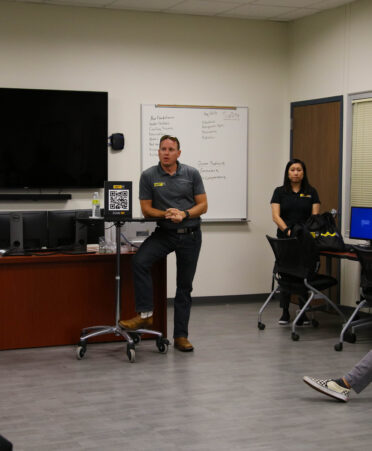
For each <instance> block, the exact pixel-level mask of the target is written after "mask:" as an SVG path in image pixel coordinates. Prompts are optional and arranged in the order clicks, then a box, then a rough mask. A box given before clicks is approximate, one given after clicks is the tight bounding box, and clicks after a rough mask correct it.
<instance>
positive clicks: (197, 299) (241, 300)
mask: <svg viewBox="0 0 372 451" xmlns="http://www.w3.org/2000/svg"><path fill="white" fill-rule="evenodd" d="M268 296H269V293H258V294H237V295H228V296H193V298H192V302H193V305H202V304H209V305H212V304H246V303H249V302H260V301H261V302H263V301H265V299H266V298H267V297H268ZM167 302H168V304H170V305H171V304H173V298H168V299H167ZM273 302H274V300H273Z"/></svg>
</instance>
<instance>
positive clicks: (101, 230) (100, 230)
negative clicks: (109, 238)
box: [76, 208, 105, 244]
mask: <svg viewBox="0 0 372 451" xmlns="http://www.w3.org/2000/svg"><path fill="white" fill-rule="evenodd" d="M76 214H77V218H79V217H80V218H86V219H89V217H90V216H92V210H76ZM103 214H104V210H103V208H101V217H102V218H103ZM78 222H79V221H78ZM77 227H79V224H77ZM80 227H86V233H87V237H86V240H87V243H86V244H98V242H99V238H100V237H101V236H105V221H103V220H102V221H101V220H98V221H97V220H91V221H84V223H82V224H80Z"/></svg>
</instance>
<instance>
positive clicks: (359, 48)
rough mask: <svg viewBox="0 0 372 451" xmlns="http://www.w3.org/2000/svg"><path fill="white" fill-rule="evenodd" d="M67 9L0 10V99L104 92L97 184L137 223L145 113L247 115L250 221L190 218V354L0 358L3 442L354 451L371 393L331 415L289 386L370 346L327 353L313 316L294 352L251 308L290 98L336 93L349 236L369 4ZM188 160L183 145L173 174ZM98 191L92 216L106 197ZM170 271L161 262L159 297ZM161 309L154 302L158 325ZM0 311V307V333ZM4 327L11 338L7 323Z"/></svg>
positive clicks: (264, 273)
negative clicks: (305, 10) (299, 11)
mask: <svg viewBox="0 0 372 451" xmlns="http://www.w3.org/2000/svg"><path fill="white" fill-rule="evenodd" d="M224 1H225V3H229V2H230V0H224ZM231 2H232V1H231ZM68 3H70V5H69V4H68ZM71 3H75V2H66V3H65V4H64V2H63V1H58V0H55V1H53V2H45V1H39V2H37V1H35V2H33V1H31V0H29V1H18V0H16V1H7V0H3V1H0V61H1V69H0V74H1V75H0V80H1V82H0V87H1V88H27V89H55V90H81V91H83V90H86V91H105V92H108V117H109V121H108V132H109V135H111V134H113V133H117V132H120V133H123V134H124V136H125V147H124V149H123V150H121V151H119V152H115V151H114V150H111V149H108V177H109V180H127V181H132V183H133V215H134V216H139V215H140V213H141V211H140V204H139V201H138V195H139V191H138V185H139V179H140V175H141V106H142V105H156V104H166V105H215V106H237V107H247V109H248V135H247V186H244V189H246V191H247V192H246V195H247V221H240V222H237V221H218V222H213V221H210V222H209V221H206V222H204V223H203V224H202V232H203V244H202V248H201V253H200V258H199V262H198V268H197V271H196V275H195V278H194V282H193V293H192V295H193V309H192V313H191V320H190V327H191V331H192V335H191V337H192V340H193V344H194V345H195V352H194V353H193V355H192V356H190V355H183V354H182V353H176V351H175V350H174V349H173V347H172V346H170V347H169V351H168V353H167V355H165V356H163V355H159V354H158V353H157V352H154V349H153V345H151V344H149V343H148V342H145V340H144V342H143V343H142V344H141V350H138V352H137V354H138V358H137V359H136V362H135V364H133V365H131V364H129V363H128V360H127V358H126V355H125V351H124V350H121V348H120V347H122V346H123V345H122V344H121V343H105V344H98V345H93V346H92V347H91V348H90V350H89V352H88V353H87V356H86V358H84V359H83V360H81V361H78V360H76V356H75V352H74V349H73V346H58V347H46V348H29V349H15V350H6V351H3V350H1V351H0V397H1V398H2V399H3V401H5V402H4V408H3V407H1V408H0V434H1V435H3V436H4V437H6V438H7V439H8V440H10V441H11V442H12V443H13V446H14V450H17V451H18V450H26V451H28V450H38V451H43V450H45V451H47V450H99V449H102V450H108V451H115V450H119V449H125V448H126V449H130V450H133V451H146V450H150V449H151V450H156V451H167V450H180V451H183V450H185V451H186V450H187V451H189V450H195V451H202V450H203V451H206V450H212V449H213V450H227V449H231V450H250V451H259V450H262V451H263V450H267V451H269V450H272V451H276V450H284V449H285V450H292V449H293V450H312V449H315V447H320V446H321V447H323V449H325V450H330V451H331V450H336V449H337V450H349V449H352V448H355V449H360V450H364V449H369V442H370V427H369V421H368V416H369V412H372V408H371V402H370V401H371V400H372V394H371V392H370V390H369V391H368V390H366V392H365V393H363V395H360V396H359V397H357V396H355V397H354V398H355V400H354V399H353V401H352V402H350V403H349V404H348V405H346V406H344V405H341V404H340V405H337V404H336V405H335V404H334V403H332V400H324V399H323V398H321V397H320V395H319V397H318V396H317V395H316V394H314V393H312V392H311V391H310V390H308V388H307V387H306V386H305V385H304V384H303V382H302V380H301V379H302V376H303V375H304V374H310V375H315V376H316V375H320V376H322V375H324V376H327V374H323V373H326V372H327V371H328V372H329V371H331V372H332V371H334V372H335V373H336V374H328V376H337V375H340V373H341V372H342V371H346V370H348V369H349V368H351V367H352V366H353V365H354V364H355V363H356V361H357V360H358V359H359V358H361V357H362V356H363V355H364V354H365V353H366V352H367V351H368V350H369V348H370V343H371V340H370V337H368V335H366V337H365V338H364V339H363V340H360V341H359V340H358V341H357V343H355V344H353V345H351V344H348V345H347V346H345V349H344V350H343V352H341V353H337V352H335V351H334V349H333V345H334V343H336V341H337V336H338V334H339V332H340V331H339V324H338V323H337V321H336V319H335V318H333V317H330V318H328V317H327V316H326V315H325V316H326V317H324V316H320V317H319V321H320V323H321V327H320V328H319V330H313V329H309V330H307V329H306V330H304V332H303V337H302V336H301V340H300V341H299V342H298V343H295V342H293V341H292V340H291V339H290V333H289V330H288V329H286V330H284V329H283V328H280V327H279V326H278V324H277V316H278V311H279V309H278V307H277V306H275V305H274V304H273V305H272V306H270V308H269V309H268V312H267V317H266V318H265V322H266V330H265V331H258V330H257V314H258V310H259V308H260V306H261V304H262V303H263V301H264V300H265V299H266V297H267V295H268V293H269V292H270V287H271V280H272V267H273V254H272V250H271V249H270V246H269V245H268V243H267V240H266V235H271V236H275V233H276V226H275V224H274V223H273V222H272V218H271V210H270V199H271V196H272V193H273V190H274V188H275V187H276V186H279V185H281V184H282V182H283V173H284V168H285V165H286V163H287V161H288V160H289V157H290V145H291V143H290V139H291V136H290V128H291V116H290V113H291V103H293V102H300V101H309V100H314V99H323V98H332V97H335V96H341V97H343V128H342V139H341V141H342V161H341V163H342V170H341V172H342V178H341V179H342V182H341V183H342V185H341V212H342V215H341V218H342V224H341V232H342V233H343V234H344V236H345V237H346V238H347V235H346V232H347V231H348V220H349V213H347V212H348V211H349V210H350V199H349V189H350V182H349V180H350V152H351V149H350V143H349V141H350V126H349V121H350V108H349V96H350V95H351V94H357V93H370V92H372V81H371V80H372V62H371V61H372V59H371V58H369V57H368V55H370V54H371V49H372V31H371V30H372V27H371V24H372V2H371V1H370V0H355V1H351V2H337V1H332V0H327V1H325V2H324V3H326V4H327V5H329V6H328V8H327V9H322V10H321V11H317V12H315V13H312V14H309V15H307V16H304V17H300V18H294V19H291V20H289V19H287V20H262V19H253V18H234V17H212V16H208V15H192V14H176V13H172V14H166V13H162V12H156V11H145V10H143V11H140V10H137V11H136V10H134V9H110V8H100V7H99V4H100V2H99V1H97V2H94V1H91V2H90V5H93V4H94V3H96V4H97V6H93V7H86V6H85V5H84V3H85V2H84V1H82V0H80V1H77V2H76V3H78V4H79V5H77V6H71ZM112 3H114V2H112ZM139 3H141V2H139ZM163 3H164V4H165V3H167V2H166V1H164V2H163ZM169 3H170V2H169ZM221 3H222V1H221ZM235 3H244V2H243V1H242V0H236V2H235ZM251 3H252V2H251ZM258 3H262V4H263V5H264V4H265V3H266V4H267V5H271V4H273V5H275V0H271V1H270V0H267V1H266V0H265V1H261V2H258ZM281 3H282V4H284V3H285V2H281ZM313 3H314V4H315V3H317V2H316V1H315V0H314V2H313ZM318 3H322V2H318ZM287 4H288V5H289V6H291V5H300V4H301V0H299V1H297V2H296V0H288V2H287ZM314 9H315V6H314ZM176 136H177V135H176ZM19 145H20V146H27V142H25V143H20V144H19ZM181 148H182V142H181ZM187 152H188V149H187V148H182V158H184V160H181V161H185V162H186V163H187ZM226 152H228V149H226ZM234 163H235V164H236V167H237V168H239V165H240V162H239V161H235V162H234ZM19 191H20V190H18V191H17V190H14V192H19ZM49 191H52V190H49ZM3 192H4V190H0V194H1V193H3ZM66 192H68V193H71V195H72V197H71V199H69V200H66V201H63V202H61V201H53V200H52V201H48V200H40V201H38V202H30V201H24V200H20V201H17V202H16V205H14V202H9V201H1V203H0V211H8V210H59V209H66V210H72V209H89V208H90V207H91V199H92V190H91V189H68V190H66ZM99 195H100V197H101V204H103V200H104V199H103V189H101V190H100V191H99ZM233 201H234V199H232V202H233ZM221 210H223V205H221ZM221 218H222V219H223V215H221ZM3 258H6V257H3ZM175 263H176V260H175V256H174V255H173V254H172V255H170V256H168V258H167V272H166V280H167V285H166V296H167V298H169V299H172V298H173V296H174V293H175V290H176V264H175ZM358 271H360V270H359V268H358V265H356V264H355V262H350V261H342V262H341V270H340V281H339V284H340V304H341V305H342V306H345V307H349V308H350V310H351V308H354V307H355V301H356V299H357V298H358V296H359V276H358V274H359V273H358ZM112 283H113V284H114V276H113V277H112ZM112 301H113V302H114V300H112ZM198 302H199V304H198ZM71 315H73V312H71ZM172 315H173V310H172V303H171V302H169V305H168V330H169V331H171V329H172V327H171V323H172V319H173V318H172ZM1 317H2V310H1V302H0V334H1V324H2V322H3V321H5V322H6V318H1ZM55 321H56V322H58V318H55ZM3 324H4V323H3ZM261 332H263V333H261ZM14 333H15V334H22V324H19V329H18V330H15V331H14ZM168 338H169V336H168ZM170 341H171V339H170ZM142 347H143V351H142ZM261 384H262V385H261ZM54 385H55V386H54ZM354 401H355V402H354ZM2 404H3V403H2Z"/></svg>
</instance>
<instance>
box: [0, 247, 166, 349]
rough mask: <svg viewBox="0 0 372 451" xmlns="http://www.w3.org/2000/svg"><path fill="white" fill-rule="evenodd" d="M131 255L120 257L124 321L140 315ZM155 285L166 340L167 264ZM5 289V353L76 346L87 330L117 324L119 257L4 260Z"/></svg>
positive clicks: (158, 322) (0, 322) (157, 324)
mask: <svg viewBox="0 0 372 451" xmlns="http://www.w3.org/2000/svg"><path fill="white" fill-rule="evenodd" d="M132 256H133V253H127V254H122V255H121V302H122V304H121V317H122V318H130V317H132V316H134V315H135V307H134V290H133V282H132V269H131V259H132ZM153 283H154V329H155V330H159V331H160V332H162V333H163V335H164V336H165V337H166V336H167V322H166V260H165V259H163V260H161V261H159V262H158V263H157V264H155V265H154V267H153ZM0 289H1V292H0V350H3V349H15V348H30V347H39V346H56V345H69V344H75V343H78V341H79V337H80V332H81V329H83V328H84V327H88V326H95V325H114V324H115V254H83V255H63V254H58V255H42V256H28V257H23V256H22V257H2V258H0ZM118 339H119V338H116V337H114V336H111V335H107V336H103V337H99V340H97V341H113V340H118ZM92 341H93V340H92Z"/></svg>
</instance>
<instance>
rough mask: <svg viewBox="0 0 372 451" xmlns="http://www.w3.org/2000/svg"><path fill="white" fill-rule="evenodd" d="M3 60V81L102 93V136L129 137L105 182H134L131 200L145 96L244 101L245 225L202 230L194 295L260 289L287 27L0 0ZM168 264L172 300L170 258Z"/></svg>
mask: <svg viewBox="0 0 372 451" xmlns="http://www.w3.org/2000/svg"><path fill="white" fill-rule="evenodd" d="M0 63H1V69H0V85H1V86H3V87H18V88H50V89H74V90H102V91H108V92H109V133H110V134H111V133H113V132H124V133H125V135H126V148H125V150H124V151H122V152H119V153H115V154H113V153H110V156H109V178H110V179H124V180H133V182H134V186H135V188H136V189H135V198H137V195H138V190H137V185H138V180H139V175H140V105H141V103H169V104H199V105H210V104H212V105H237V106H248V107H249V143H248V146H249V159H248V160H249V167H248V181H249V182H248V198H249V205H248V208H249V218H250V219H251V222H250V223H249V225H247V224H205V225H203V231H204V236H203V239H204V243H203V248H202V253H201V257H200V262H199V267H198V271H197V276H196V278H195V284H194V286H195V288H194V295H195V296H212V295H234V294H248V293H249V294H251V293H262V292H267V291H268V289H269V287H270V275H271V269H272V260H273V259H272V255H271V251H270V250H269V247H268V245H267V243H266V240H265V234H266V233H274V231H275V227H274V226H273V224H272V223H271V216H270V207H269V201H270V197H271V194H272V191H273V188H274V187H275V186H277V185H279V184H280V183H281V181H282V176H283V170H284V165H285V162H286V160H287V157H288V154H289V150H288V149H289V132H288V130H289V105H288V25H287V24H281V23H273V22H262V21H248V20H234V19H220V18H208V17H197V16H177V15H166V14H156V13H137V12H126V11H113V10H98V9H95V8H76V7H75V8H70V7H58V6H48V5H36V4H21V3H16V4H10V3H1V4H0ZM226 151H228V149H226ZM186 154H187V149H183V155H186ZM185 161H186V160H185ZM236 164H237V165H238V164H239V161H237V162H236ZM69 192H71V190H69ZM90 199H91V192H88V191H82V190H80V191H76V190H75V191H73V199H72V200H71V201H68V202H66V203H64V204H62V205H61V204H60V203H45V202H37V203H36V204H35V203H32V204H30V203H17V204H14V205H12V204H9V203H5V202H3V203H2V204H1V205H0V208H1V209H3V210H8V209H53V208H89V206H90ZM135 214H139V207H138V203H137V202H135ZM168 267H169V269H168V295H169V296H172V295H173V293H174V289H175V265H174V258H173V257H170V258H169V259H168Z"/></svg>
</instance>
